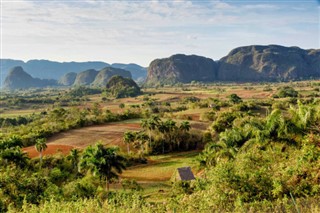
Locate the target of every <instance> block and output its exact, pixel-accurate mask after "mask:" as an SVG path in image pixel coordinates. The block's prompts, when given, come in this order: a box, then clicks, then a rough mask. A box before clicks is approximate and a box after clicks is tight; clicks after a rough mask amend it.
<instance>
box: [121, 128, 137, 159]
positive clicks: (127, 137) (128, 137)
mask: <svg viewBox="0 0 320 213" xmlns="http://www.w3.org/2000/svg"><path fill="white" fill-rule="evenodd" d="M134 139H135V134H134V132H131V131H126V132H125V133H124V135H123V142H124V143H125V144H127V151H128V154H130V144H131V143H133V142H134Z"/></svg>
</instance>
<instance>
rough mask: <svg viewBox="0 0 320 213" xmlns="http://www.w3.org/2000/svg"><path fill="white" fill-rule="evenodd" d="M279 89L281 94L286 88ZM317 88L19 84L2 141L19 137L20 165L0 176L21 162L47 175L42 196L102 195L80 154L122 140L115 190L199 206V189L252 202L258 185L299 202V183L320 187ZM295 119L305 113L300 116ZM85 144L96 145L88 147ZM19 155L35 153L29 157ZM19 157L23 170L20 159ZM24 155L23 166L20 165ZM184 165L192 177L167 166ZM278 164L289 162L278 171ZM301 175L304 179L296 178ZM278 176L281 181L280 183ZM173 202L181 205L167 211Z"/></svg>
mask: <svg viewBox="0 0 320 213" xmlns="http://www.w3.org/2000/svg"><path fill="white" fill-rule="evenodd" d="M283 91H285V92H287V93H284V94H285V95H283V94H282V93H281V92H283ZM319 91H320V82H319V81H310V82H308V81H305V82H293V83H290V82H289V83H279V84H276V83H274V84H221V85H220V84H211V85H210V84H208V85H205V84H198V85H183V86H179V87H178V86H176V87H175V86H173V87H167V86H165V87H161V88H145V89H144V91H143V92H144V94H143V95H140V96H137V97H131V98H120V99H112V98H106V97H105V96H104V95H103V92H101V93H97V94H87V95H84V96H79V97H78V96H76V97H69V96H68V94H69V92H70V91H65V92H64V91H63V90H59V91H51V92H52V93H56V94H52V95H50V96H49V95H48V96H46V95H44V94H46V92H45V91H41V93H43V94H42V95H36V94H35V95H33V96H32V95H31V96H30V97H28V98H24V99H21V100H20V99H19V98H17V97H19V92H18V93H17V94H15V96H14V95H12V96H10V94H8V95H6V96H2V97H1V100H0V101H1V104H2V105H0V111H1V114H0V120H1V128H0V140H3V141H4V142H5V143H6V142H7V143H8V144H10V143H13V144H14V143H17V144H18V145H19V141H21V143H22V145H19V146H22V148H21V150H22V154H21V153H20V152H19V151H17V150H18V148H15V149H12V153H13V154H14V155H19V154H21V156H22V157H19V158H17V159H19V161H18V160H17V161H14V162H13V163H12V164H15V166H16V167H15V168H18V169H15V170H13V171H15V172H14V173H10V174H9V173H7V171H9V170H4V169H3V170H2V174H0V181H2V183H3V186H9V185H8V183H6V182H5V181H6V180H7V179H5V178H4V177H5V176H8V175H10V177H11V179H15V178H17V180H18V179H19V177H20V174H19V172H20V171H25V173H26V174H27V175H29V176H30V178H32V177H33V173H36V174H39V175H40V176H41V177H43V178H44V180H43V181H44V182H45V183H46V184H49V185H43V186H39V187H43V188H41V190H39V192H41V193H42V194H41V196H48V197H46V198H45V199H50V196H53V197H55V198H56V199H61V198H59V196H60V197H61V196H62V197H64V198H63V199H68V202H69V201H72V200H79V199H87V198H88V199H94V200H95V199H105V198H106V197H104V196H105V195H104V194H105V193H106V182H105V181H106V179H104V177H102V176H98V175H97V173H95V172H96V171H94V170H93V169H92V167H91V166H92V165H93V164H91V163H92V162H90V161H89V159H91V158H87V160H88V161H87V162H84V159H85V157H84V156H90V155H91V154H96V156H94V157H99V156H100V154H101V153H103V152H105V151H107V150H112V148H111V147H119V148H120V149H119V151H116V152H117V153H118V154H119V156H123V157H124V158H126V159H127V160H129V161H128V162H126V165H127V168H126V169H124V170H123V171H122V173H117V172H116V174H117V175H119V179H118V180H117V179H116V178H115V179H111V180H110V192H112V193H114V195H119V196H129V195H130V193H133V194H134V195H136V196H141V197H140V198H139V199H142V200H143V202H146V203H147V205H149V204H150V205H160V206H161V205H162V204H163V203H166V202H170V203H171V204H170V205H174V203H176V201H175V199H177V200H179V202H180V203H182V205H185V206H188V200H189V201H190V202H194V203H196V204H197V205H198V203H199V202H198V201H195V200H193V199H198V198H199V199H201V200H202V197H203V196H204V194H206V193H208V195H205V196H206V197H215V200H210V201H209V200H206V201H204V202H207V203H206V204H204V205H206V206H207V207H208V206H211V205H216V207H217V208H224V207H221V206H220V203H219V202H220V201H219V199H222V201H221V202H222V203H223V202H226V201H224V200H223V199H229V197H228V196H229V195H228V193H233V196H240V197H242V198H241V199H243V200H244V203H249V204H250V205H251V203H250V202H251V201H250V199H251V197H253V196H255V199H256V200H259V201H260V200H261V198H260V197H259V195H256V194H254V193H255V191H257V192H259V193H261V194H263V196H266V197H267V198H268V199H269V201H270V202H274V201H272V199H273V197H274V196H275V197H277V198H279V199H282V197H283V196H288V195H290V193H292V194H293V196H294V197H296V198H297V202H300V201H299V200H298V199H300V198H301V197H302V195H301V193H300V192H301V191H303V190H304V192H305V193H307V194H308V193H309V194H308V196H309V197H312V196H313V194H312V193H314V192H317V190H318V189H317V187H316V184H314V183H318V182H317V181H318V179H317V177H318V173H317V168H318V164H317V163H318V162H319V157H318V149H319V147H318V146H319V145H318V144H319V133H318V130H317V127H318V125H319V124H318V123H317V122H318V121H319V97H320V93H319ZM59 93H60V94H61V97H59V96H58V94H59ZM64 95H66V96H64ZM287 95H288V96H287ZM290 95H292V97H291V96H290ZM52 98H53V99H52ZM62 100H63V101H62ZM42 102H43V103H42ZM45 102H52V104H48V103H45ZM12 103H16V104H17V105H14V106H13V105H12ZM35 103H37V104H36V107H35V106H34V105H35ZM295 112H299V113H300V114H298V113H295ZM299 116H300V117H299ZM301 116H309V117H308V118H307V119H305V118H304V119H301ZM311 116H314V117H311ZM301 120H306V121H308V122H307V123H299V122H300V121H301ZM309 121H310V122H309ZM272 122H279V123H276V124H272ZM272 125H274V126H272ZM281 125H287V126H285V127H282V126H281ZM309 125H310V126H309ZM268 128H270V129H268ZM277 131H279V132H280V131H282V132H281V133H279V134H278V132H277ZM125 133H130V134H128V135H126V134H125ZM16 136H17V137H16ZM39 139H40V140H39ZM39 141H44V143H45V144H46V148H44V149H43V150H42V151H41V147H40V148H39V147H38V148H37V149H36V148H35V144H37V146H39ZM97 142H99V143H101V144H102V146H101V147H99V146H97V145H96V144H97ZM5 143H3V144H5ZM128 144H129V145H128ZM0 145H1V144H0ZM2 146H3V147H4V148H3V150H5V151H3V154H2V156H3V159H1V162H2V163H3V165H7V167H6V168H11V166H12V164H10V163H8V162H10V159H12V158H10V156H11V155H10V153H9V154H7V153H6V151H8V149H6V148H5V145H2ZM89 146H92V147H91V148H89V149H88V147H89ZM128 147H129V148H130V154H128V150H127V149H128ZM109 148H111V149H109ZM99 149H100V151H99ZM9 150H10V149H9ZM75 150H76V151H75ZM149 151H150V152H149ZM40 152H42V156H44V157H43V159H41V158H40V157H39V156H40ZM23 153H26V154H27V155H24V154H23ZM270 156H272V158H270ZM293 156H294V157H293ZM296 156H300V157H296ZM25 157H30V158H31V159H26V162H27V163H25V161H24V160H23V159H25ZM92 159H94V158H92ZM297 159H298V160H299V159H300V160H299V161H298V160H297ZM301 159H303V160H301ZM42 160H44V162H45V164H43V165H42V163H41V162H42ZM103 161H104V159H103V158H102V159H100V160H98V161H96V162H103ZM19 164H21V165H22V167H21V168H23V169H22V170H20V169H19V168H20V167H19V166H18V167H17V165H19ZM26 164H27V165H28V166H29V168H30V169H29V170H28V169H24V167H23V166H25V165H26ZM90 165H91V166H90ZM300 165H303V168H304V170H303V171H300ZM306 165H308V166H306ZM180 167H191V169H192V171H193V173H194V174H195V176H196V177H197V180H196V181H194V182H192V183H179V182H172V181H171V180H170V179H171V177H172V175H173V174H174V173H175V172H176V169H177V168H180ZM280 167H281V168H287V169H280V170H279V171H278V168H280ZM0 168H1V167H0ZM12 168H13V167H12ZM114 171H116V170H114ZM292 174H293V175H292ZM1 175H3V176H1ZM101 177H102V178H101ZM112 177H113V176H112ZM257 177H259V178H257ZM303 177H306V179H305V180H304V181H305V182H304V183H303V182H299V180H300V179H301V178H303ZM1 178H2V179H1ZM38 179H39V177H38ZM248 180H249V181H248ZM260 180H263V181H264V182H259V181H260ZM278 180H279V181H278ZM108 181H109V180H108ZM275 181H278V182H275ZM234 182H237V183H238V185H234ZM33 183H35V182H32V181H31V182H26V183H22V184H33ZM108 183H109V182H108ZM125 184H127V185H125ZM276 184H280V185H281V187H283V188H276V187H277V185H276ZM24 187H25V188H28V187H29V186H28V185H26V186H24ZM32 187H34V186H32ZM52 187H53V188H52ZM54 187H58V188H61V189H59V190H57V189H55V188H54ZM130 187H131V188H130ZM220 187H221V188H220ZM238 187H239V188H238ZM303 187H305V188H303ZM21 190H22V189H21ZM50 190H51V191H50ZM270 190H271V191H272V193H271V192H270ZM277 190H279V191H277ZM286 190H287V191H286ZM23 193H25V194H23ZM23 193H21V196H29V195H28V194H27V195H26V193H28V191H24V192H23ZM70 193H71V194H76V196H78V197H72V196H71V195H70ZM250 193H251V194H250ZM277 193H278V194H277ZM248 194H250V196H249V195H248ZM193 195H194V196H195V197H193ZM220 195H221V197H219V196H220ZM0 196H1V190H0ZM248 197H249V198H250V199H249V198H248ZM6 199H8V200H12V202H18V200H19V199H22V198H18V197H17V195H12V196H11V195H10V196H7V195H6ZM315 199H317V197H316V196H315ZM28 202H30V203H32V202H33V201H28ZM39 202H40V201H39ZM115 202H118V201H115ZM130 202H132V201H130ZM228 202H229V201H228ZM236 202H238V201H234V200H230V203H231V204H230V206H233V207H234V206H235V205H238V204H236ZM281 202H287V201H285V199H283V200H281ZM308 202H311V203H312V202H313V200H312V199H310V200H308ZM183 203H184V204H183ZM212 203H213V204H212ZM5 205H7V204H5ZM19 205H20V206H21V205H22V204H19ZM36 205H38V204H36ZM197 205H196V206H197ZM228 205H229V204H228ZM257 205H260V204H257ZM261 205H262V204H261ZM268 205H269V204H268ZM270 205H271V204H270ZM276 205H278V204H276ZM281 205H282V204H281ZM288 205H289V206H290V209H292V208H293V207H294V206H293V205H292V203H291V201H289V204H288ZM207 207H206V208H207ZM0 208H1V202H0ZM168 208H169V207H168ZM179 208H181V209H182V208H183V207H182V206H181V207H180V206H179V205H178V206H175V207H174V208H173V207H170V209H169V210H170V211H173V209H179ZM238 208H240V207H238ZM315 209H316V208H315ZM193 210H194V209H193Z"/></svg>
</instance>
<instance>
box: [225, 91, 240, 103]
mask: <svg viewBox="0 0 320 213" xmlns="http://www.w3.org/2000/svg"><path fill="white" fill-rule="evenodd" d="M228 98H229V101H230V102H231V103H233V104H237V103H240V102H242V99H241V98H240V97H239V96H238V95H237V94H234V93H233V94H231V95H229V96H228Z"/></svg>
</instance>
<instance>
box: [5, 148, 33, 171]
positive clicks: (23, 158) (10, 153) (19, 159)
mask: <svg viewBox="0 0 320 213" xmlns="http://www.w3.org/2000/svg"><path fill="white" fill-rule="evenodd" d="M0 158H1V159H2V160H4V162H5V163H14V164H16V165H17V166H19V167H20V168H24V167H25V166H26V165H27V164H28V160H29V157H28V155H27V153H25V152H22V150H21V148H20V147H18V146H15V147H11V148H6V149H4V150H2V151H1V152H0Z"/></svg>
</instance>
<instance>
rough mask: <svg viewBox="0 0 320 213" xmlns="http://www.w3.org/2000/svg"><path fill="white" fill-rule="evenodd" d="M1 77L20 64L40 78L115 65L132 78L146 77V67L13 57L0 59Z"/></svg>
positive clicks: (57, 77) (55, 77)
mask: <svg viewBox="0 0 320 213" xmlns="http://www.w3.org/2000/svg"><path fill="white" fill-rule="evenodd" d="M0 61H1V63H0V70H1V73H0V75H1V77H2V79H5V77H6V76H7V75H8V73H9V71H10V70H11V69H12V68H13V67H17V66H20V67H22V68H23V69H24V71H26V72H27V73H28V74H30V75H31V76H33V77H36V78H41V79H56V80H58V79H60V78H61V77H62V76H63V75H65V74H66V73H70V72H74V73H79V72H82V71H83V70H89V69H94V70H101V69H103V68H105V67H115V68H121V69H125V70H128V71H130V72H131V73H132V76H133V79H134V80H137V79H139V78H143V79H144V78H146V76H147V69H146V68H144V67H142V66H139V65H137V64H120V63H116V64H112V65H110V64H108V63H105V62H101V61H88V62H56V61H49V60H29V61H27V62H24V61H22V60H14V59H0Z"/></svg>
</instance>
